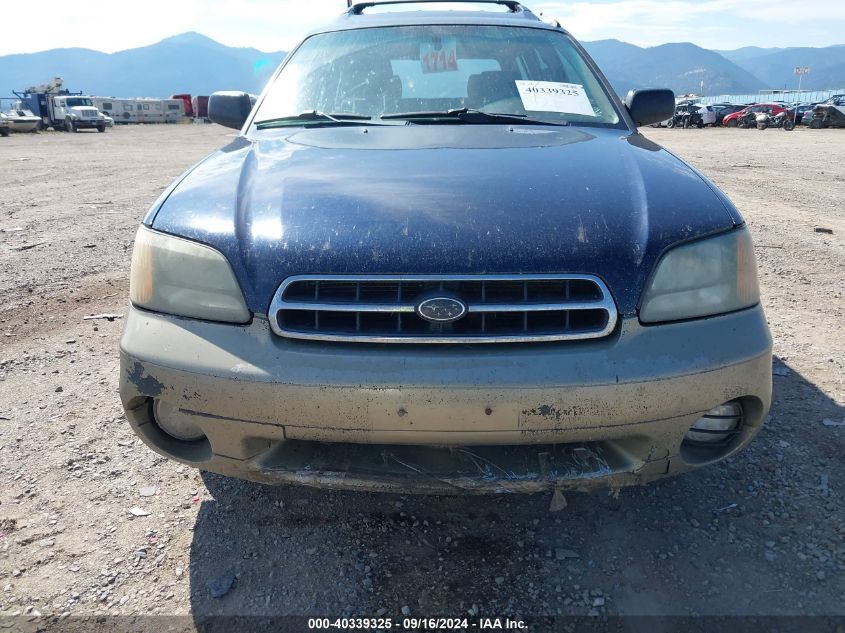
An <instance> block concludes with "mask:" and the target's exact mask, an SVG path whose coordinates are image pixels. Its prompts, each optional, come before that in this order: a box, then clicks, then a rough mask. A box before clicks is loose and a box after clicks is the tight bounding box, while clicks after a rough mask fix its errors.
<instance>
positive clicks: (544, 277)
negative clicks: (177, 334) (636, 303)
mask: <svg viewBox="0 0 845 633" xmlns="http://www.w3.org/2000/svg"><path fill="white" fill-rule="evenodd" d="M555 281H560V282H587V283H591V284H593V285H594V286H595V289H596V290H598V291H599V293H600V295H601V296H600V297H599V298H598V299H596V300H595V301H581V300H579V301H562V302H548V301H542V302H525V303H487V302H486V301H485V302H483V303H482V302H477V301H476V302H474V301H469V300H466V301H465V302H466V304H467V315H470V314H480V315H481V316H482V318H485V317H486V315H490V314H493V313H497V312H498V313H525V314H526V318H527V316H528V315H529V314H531V313H541V312H561V313H573V312H579V311H585V310H590V311H595V310H603V311H605V312H606V313H607V321H606V323H605V326H604V327H603V328H601V329H597V330H588V331H567V332H559V333H553V334H532V333H530V332H527V333H525V334H520V333H516V334H504V335H503V334H489V335H486V334H485V335H474V336H466V335H427V334H414V333H412V334H397V335H391V334H366V333H360V334H359V333H356V334H348V333H332V332H331V331H325V332H303V331H297V330H295V329H287V328H284V327H282V325H281V324H280V319H279V316H280V313H281V311H282V310H284V311H314V312H316V313H317V314H318V315H319V313H320V312H328V313H331V312H336V313H362V314H379V313H380V314H390V313H393V314H398V315H400V316H399V319H400V323H401V315H405V314H415V313H416V305H417V301H414V298H413V297H411V298H410V299H407V300H405V299H404V298H403V300H402V301H401V302H400V301H397V302H395V303H385V302H383V301H374V302H367V301H365V300H355V301H346V302H337V301H334V302H321V301H319V298H318V299H317V300H316V301H314V300H310V301H298V300H297V301H289V300H286V299H285V294H286V292H287V290H288V289H289V288H290V287H291V286H293V285H294V284H297V283H301V282H310V283H314V282H317V284H318V285H319V283H322V282H327V283H332V282H353V283H356V284H360V285H366V284H367V283H378V282H392V283H397V284H402V283H404V284H412V283H419V282H423V283H425V282H428V283H431V282H441V283H454V282H469V283H472V282H494V283H495V282H503V283H508V282H510V283H523V282H555ZM360 294H361V293H360V287H359V289H358V290H357V291H356V299H357V298H359V297H360ZM318 297H319V295H318ZM397 298H398V297H397ZM318 319H319V317H318ZM268 320H269V323H270V327H271V329H272V330H273V332H274V333H275V334H277V335H278V336H282V337H285V338H294V339H302V340H314V341H335V342H344V343H398V344H419V343H429V344H473V343H538V342H551V341H574V340H586V339H598V338H604V337H606V336H608V335H609V334H610V333H611V332H613V330H614V329H615V328H616V324H617V321H618V313H617V310H616V304H615V302H614V301H613V297H612V295H611V294H610V290H609V289H608V287H607V285H606V284H605V283H604V282H603V281H602V280H601V279H600V278H598V277H596V276H595V275H588V274H554V273H548V274H525V275H520V274H493V275H471V274H469V275H319V274H317V275H294V276H291V277H288V278H286V279H285V280H284V281H283V282H282V284H281V285H280V286H279V288H278V289H277V290H276V293H275V294H274V295H273V299H272V301H271V302H270V308H269V310H268ZM359 321H360V317H359ZM567 321H568V318H567Z"/></svg>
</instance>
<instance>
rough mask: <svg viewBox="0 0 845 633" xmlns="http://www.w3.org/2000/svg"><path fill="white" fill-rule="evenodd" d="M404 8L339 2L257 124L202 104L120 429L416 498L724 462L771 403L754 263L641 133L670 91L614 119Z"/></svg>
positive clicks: (233, 460) (537, 37)
mask: <svg viewBox="0 0 845 633" xmlns="http://www.w3.org/2000/svg"><path fill="white" fill-rule="evenodd" d="M384 4H389V5H391V6H390V7H387V8H392V9H393V10H392V11H386V10H385V9H386V7H384V6H380V5H384ZM410 4H411V3H407V2H402V1H401V0H396V1H394V2H391V3H374V2H366V3H359V4H353V5H352V6H350V7H349V10H348V12H346V13H345V14H344V15H343V16H342V17H340V18H339V19H338V20H337V21H336V22H335V23H333V24H331V25H329V26H327V27H326V28H324V29H321V30H319V31H317V32H315V33H312V34H311V35H309V36H308V37H306V38H305V40H304V41H303V42H302V43H301V44H300V45H299V46H297V47H296V48H295V49H294V50H293V51H292V52H291V53H290V55H288V57H287V59H286V60H285V61H284V63H283V64H282V65H281V67H280V68H279V70H278V71H277V72H276V74H275V76H274V77H273V79H272V80H271V81H270V82H269V84H268V85H267V87H266V89H265V90H264V93H263V94H262V95H261V96H260V97H259V98H258V99H257V101H255V103H254V104H253V101H254V100H252V99H251V98H250V96H249V95H246V94H244V93H236V92H226V93H217V94H215V95H213V96H212V98H211V101H210V105H209V116H210V118H211V119H212V120H213V121H215V122H217V123H220V124H222V125H227V126H229V127H233V128H236V129H239V130H240V134H239V136H238V137H237V138H236V139H235V140H234V141H233V142H231V143H230V144H229V145H227V146H226V147H223V148H222V149H220V150H219V151H217V152H215V153H214V154H212V155H210V156H208V157H207V158H206V159H204V160H203V161H201V162H200V163H199V164H197V165H196V166H195V167H193V168H192V169H191V170H189V171H188V172H187V173H186V174H185V175H184V176H182V177H181V178H180V179H179V180H178V181H177V182H175V183H174V184H173V185H172V186H171V187H170V188H169V189H168V190H167V191H166V192H165V193H164V194H163V195H162V196H161V198H160V199H159V200H158V201H157V202H156V203H155V204H154V205H153V207H152V209H151V210H150V211H149V213H148V214H147V216H146V218H145V219H144V221H143V225H142V226H141V227H140V229H139V231H138V235H137V239H136V242H135V250H134V254H133V259H132V272H131V306H130V308H129V312H128V315H127V319H126V326H125V331H124V334H123V338H122V341H121V361H122V368H121V384H120V391H121V397H122V400H123V404H124V407H125V409H126V412H127V416H128V419H129V422H130V424H131V425H132V426H133V428H134V429H135V431H136V432H137V433H138V435H140V437H141V438H143V440H144V441H145V442H146V443H147V444H148V445H149V446H150V448H152V449H153V450H155V451H157V452H159V453H161V454H162V455H166V456H168V457H170V458H172V459H174V460H178V461H180V462H183V463H186V464H190V465H192V466H195V467H197V468H201V469H203V470H207V471H213V472H217V473H223V474H226V475H230V476H234V477H241V478H246V479H252V480H256V481H262V482H268V483H292V484H304V485H312V486H322V487H330V488H347V489H358V490H384V491H402V492H408V491H413V492H431V493H504V492H534V491H540V490H550V489H556V488H557V489H567V488H579V489H580V488H588V487H594V486H610V487H620V486H624V485H630V484H636V483H645V482H649V481H651V480H654V479H657V478H659V477H663V476H666V475H673V474H677V473H681V472H684V471H688V470H690V469H693V468H696V467H699V466H702V465H706V464H710V463H713V462H716V461H718V460H720V459H723V458H725V457H727V456H729V455H732V454H733V453H735V452H736V451H738V450H740V449H742V448H743V447H744V446H745V445H747V444H748V442H749V441H751V439H752V438H753V437H754V436H755V435H756V433H757V432H758V431H759V430H760V427H761V425H762V424H763V420H764V418H765V416H766V413H767V410H768V408H769V404H770V399H771V339H770V335H769V331H768V328H767V325H766V320H765V317H764V314H763V311H762V309H761V306H760V300H759V290H758V283H757V273H756V265H755V258H754V251H753V247H752V243H751V238H750V236H749V232H748V229H747V228H746V226H745V223H744V221H743V219H742V217H741V216H740V214H739V212H738V211H737V210H736V209H735V208H734V206H733V205H732V204H731V202H730V201H729V200H728V199H727V198H726V197H725V195H723V194H722V193H721V192H720V191H719V190H718V189H717V188H716V187H715V186H714V185H713V184H712V183H711V182H709V181H708V180H707V179H706V178H705V177H704V176H702V175H701V174H700V173H699V172H697V171H696V170H695V169H693V168H692V167H690V166H689V165H687V164H685V163H684V162H683V161H681V160H680V159H679V158H677V157H676V156H674V155H672V154H671V153H669V152H668V151H666V150H665V149H663V148H661V147H660V146H658V145H656V144H655V143H653V142H651V141H649V140H648V139H646V138H644V137H643V136H642V135H641V134H640V133H639V132H638V126H643V125H647V124H651V123H654V122H657V121H661V120H664V119H666V118H668V117H669V116H670V115H671V114H672V111H673V109H674V96H673V95H672V93H671V92H669V91H665V90H641V91H632V92H631V93H629V94H628V96H627V97H626V99H625V100H624V101H621V100H620V99H619V98H617V96H615V95H614V93H613V91H612V90H611V88H610V86H609V84H608V82H607V80H606V79H605V78H604V76H603V75H602V74H601V72H600V71H599V70H598V68H597V67H596V65H595V64H594V62H593V61H592V60H591V59H590V58H589V56H588V55H587V54H586V53H585V52H584V50H583V49H582V48H581V46H580V45H579V44H578V43H577V42H576V41H575V40H574V39H573V38H572V37H571V36H570V35H569V34H568V33H567V32H566V31H565V30H564V29H563V28H561V27H560V25H558V24H549V23H546V22H544V21H542V20H540V19H539V18H537V17H536V16H535V15H534V14H532V13H531V12H530V11H529V10H528V9H526V8H525V7H523V6H521V5H520V4H518V3H517V2H515V1H511V0H500V1H493V2H475V3H466V8H467V10H461V11H446V10H434V11H431V10H425V9H428V8H431V5H430V4H429V3H421V2H417V3H414V4H415V5H416V6H413V7H411V6H402V5H410ZM377 5H379V6H377ZM440 8H441V9H442V7H440ZM397 9H398V10H397ZM421 9H422V10H421Z"/></svg>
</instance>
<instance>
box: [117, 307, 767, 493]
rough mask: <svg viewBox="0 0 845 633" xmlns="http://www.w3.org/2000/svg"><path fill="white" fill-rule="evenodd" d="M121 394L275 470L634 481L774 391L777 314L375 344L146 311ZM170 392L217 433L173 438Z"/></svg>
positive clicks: (147, 420) (483, 484)
mask: <svg viewBox="0 0 845 633" xmlns="http://www.w3.org/2000/svg"><path fill="white" fill-rule="evenodd" d="M120 394H121V399H122V401H123V405H124V407H125V409H126V412H127V417H128V419H129V422H130V424H131V425H132V426H133V428H134V430H135V431H136V432H137V433H138V435H139V436H140V437H141V438H142V439H143V440H144V442H145V443H147V444H148V445H149V446H150V447H151V448H152V449H153V450H155V451H157V452H159V453H161V454H163V455H166V456H168V457H171V458H173V459H176V460H178V461H181V462H183V463H187V464H190V465H193V466H196V467H198V468H201V469H203V470H208V471H212V472H218V473H222V474H226V475H231V476H235V477H240V478H244V479H251V480H255V481H260V482H265V483H295V484H303V485H313V486H321V487H330V488H346V489H360V490H381V491H396V492H430V493H499V492H535V491H541V490H546V489H551V488H555V487H560V488H564V489H566V488H576V489H577V488H589V487H595V486H610V487H618V486H624V485H630V484H635V483H644V482H647V481H650V480H653V479H656V478H659V477H662V476H666V475H669V474H675V473H679V472H683V471H686V470H690V469H692V468H695V467H697V466H701V465H704V464H708V463H711V462H714V461H718V460H720V459H723V458H725V457H727V456H728V455H731V454H733V453H735V452H736V451H738V450H740V449H741V448H742V447H744V446H745V445H746V444H747V443H748V442H749V441H750V440H751V439H752V438H753V436H754V435H756V433H757V432H758V431H759V429H760V427H761V425H762V423H763V420H764V418H765V416H766V413H767V411H768V408H769V404H770V399H771V339H770V336H769V332H768V328H767V326H766V321H765V318H764V316H763V313H762V310H761V309H759V308H756V309H751V310H746V311H743V312H740V313H736V314H732V315H726V316H722V317H717V318H711V319H702V320H698V321H694V322H687V323H678V324H672V325H661V326H653V327H643V326H642V325H640V324H639V323H638V322H637V321H636V320H635V319H628V320H625V321H623V322H622V324H621V326H620V327H619V328H617V333H616V334H614V335H613V336H610V337H608V338H606V339H602V340H599V341H584V342H577V343H552V344H548V343H547V344H530V345H476V346H465V345H455V346H428V345H366V344H337V343H317V342H306V341H294V340H289V339H283V338H279V337H277V336H275V335H274V334H273V333H272V332H271V330H270V328H269V325H268V323H267V321H266V320H262V319H258V318H256V319H255V320H254V322H253V323H252V324H250V325H248V326H232V325H222V324H214V323H206V322H201V321H196V320H191V319H180V318H175V317H168V316H163V315H159V314H153V313H149V312H144V311H141V310H137V309H135V308H130V309H129V311H128V314H127V319H126V326H125V330H124V334H123V338H122V341H121V375H120ZM156 400H161V401H162V402H163V403H166V404H168V405H170V407H175V408H177V409H178V410H179V411H180V415H187V416H189V418H190V420H191V421H192V422H193V423H194V424H195V425H196V426H198V427H200V428H201V429H202V431H203V432H204V434H205V436H206V437H205V439H203V440H199V441H195V442H184V441H180V440H175V439H174V438H172V437H170V436H168V435H167V434H165V433H164V432H163V431H162V429H161V428H160V427H159V426H158V424H157V423H156V421H155V419H154V418H155V416H154V412H153V411H154V407H153V403H154V402H155V401H156ZM731 400H740V401H741V402H742V405H743V409H744V411H745V419H744V424H743V426H742V429H741V432H740V433H739V434H737V435H736V436H735V437H734V438H733V440H732V441H731V442H730V443H729V444H726V445H723V446H720V447H718V448H715V449H714V448H708V449H706V450H704V449H700V448H696V447H689V446H687V445H686V444H685V443H684V442H683V440H684V435H685V434H686V432H687V431H688V430H689V428H690V427H691V426H692V424H693V423H694V422H695V421H696V420H697V419H699V418H700V417H701V415H702V414H703V413H704V412H706V411H708V410H710V409H712V408H713V407H716V406H718V405H720V404H722V403H724V402H727V401H731Z"/></svg>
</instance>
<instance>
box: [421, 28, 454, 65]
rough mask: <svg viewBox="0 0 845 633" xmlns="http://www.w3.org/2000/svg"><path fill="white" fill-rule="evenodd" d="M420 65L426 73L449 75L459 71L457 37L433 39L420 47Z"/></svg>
mask: <svg viewBox="0 0 845 633" xmlns="http://www.w3.org/2000/svg"><path fill="white" fill-rule="evenodd" d="M420 63H421V64H422V71H423V72H424V73H448V72H454V71H456V70H458V40H457V38H455V37H433V38H431V40H429V41H427V42H423V43H422V45H421V46H420Z"/></svg>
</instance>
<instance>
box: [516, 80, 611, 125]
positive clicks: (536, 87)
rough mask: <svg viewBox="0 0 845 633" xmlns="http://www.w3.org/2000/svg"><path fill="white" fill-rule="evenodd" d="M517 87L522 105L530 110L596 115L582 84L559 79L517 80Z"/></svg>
mask: <svg viewBox="0 0 845 633" xmlns="http://www.w3.org/2000/svg"><path fill="white" fill-rule="evenodd" d="M516 89H517V90H518V91H519V97H520V99H522V105H523V106H524V107H525V109H526V110H528V111H529V112H563V113H565V114H583V115H585V116H596V113H595V111H594V110H593V106H591V105H590V99H589V98H588V97H587V93H586V92H585V91H584V86H582V85H580V84H566V83H559V82H557V81H523V80H518V81H517V82H516Z"/></svg>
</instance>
